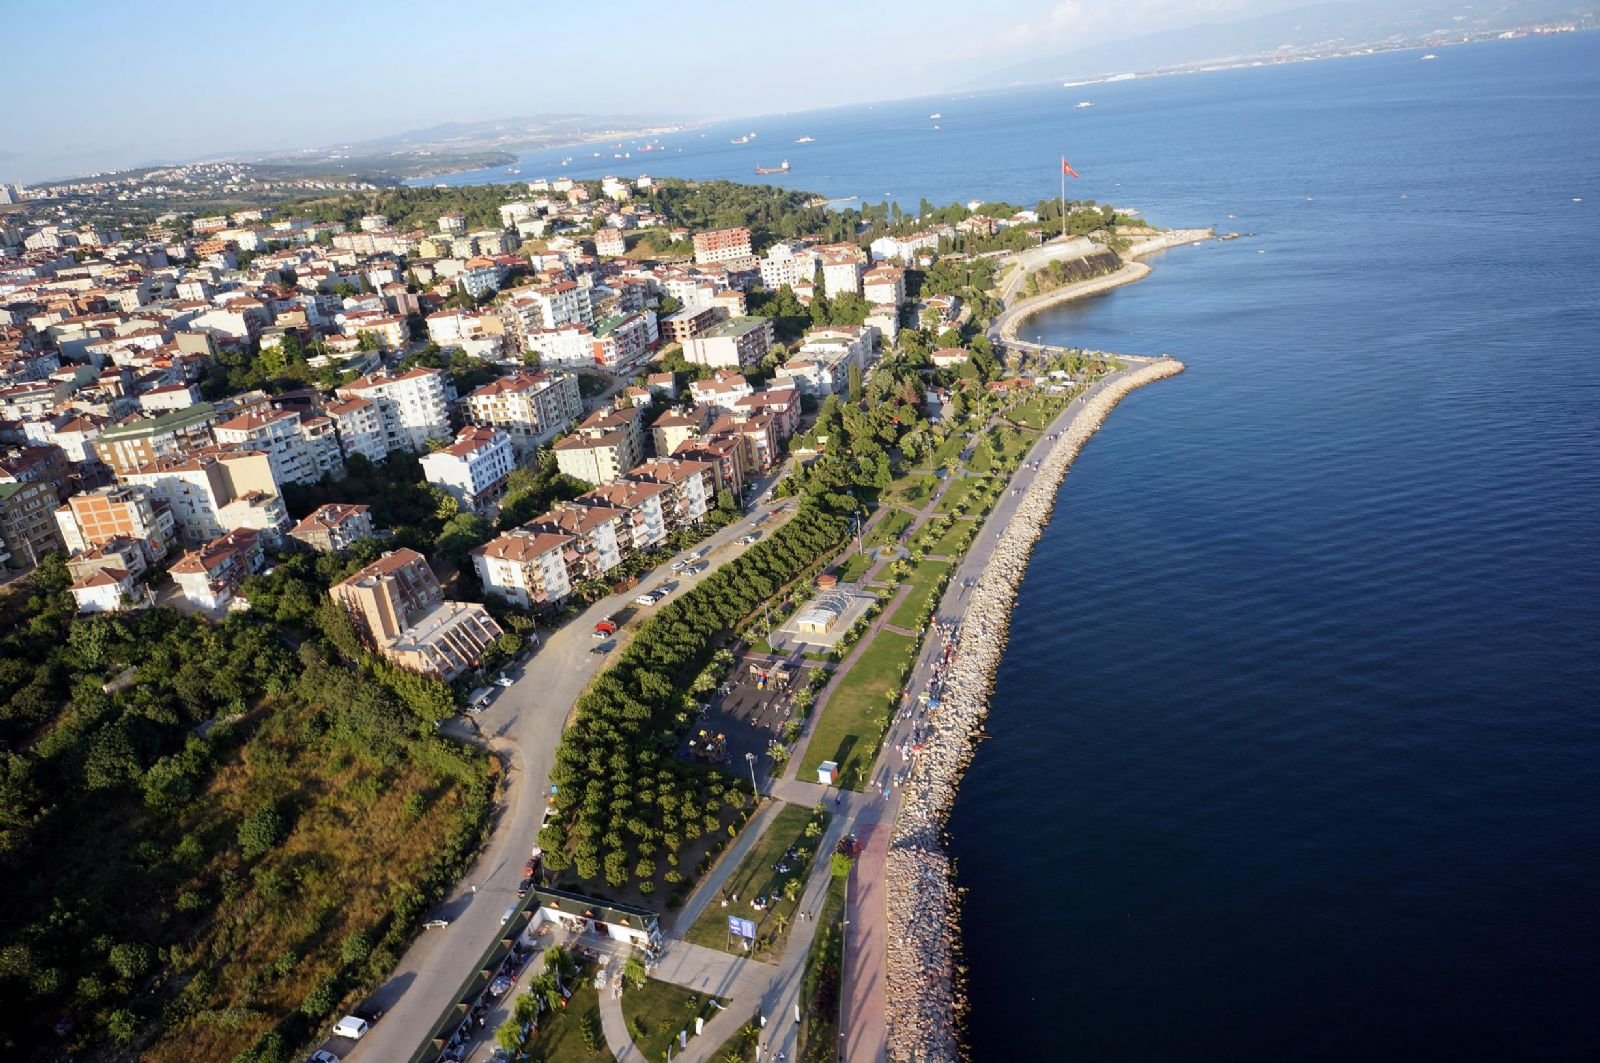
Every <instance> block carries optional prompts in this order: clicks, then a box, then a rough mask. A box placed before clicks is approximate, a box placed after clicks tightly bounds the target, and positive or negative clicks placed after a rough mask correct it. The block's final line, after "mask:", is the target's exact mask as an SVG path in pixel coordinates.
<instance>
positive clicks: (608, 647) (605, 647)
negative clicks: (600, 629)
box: [589, 639, 617, 653]
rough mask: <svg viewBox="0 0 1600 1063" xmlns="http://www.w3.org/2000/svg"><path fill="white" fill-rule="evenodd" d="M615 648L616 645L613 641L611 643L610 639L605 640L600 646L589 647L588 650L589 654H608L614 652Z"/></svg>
mask: <svg viewBox="0 0 1600 1063" xmlns="http://www.w3.org/2000/svg"><path fill="white" fill-rule="evenodd" d="M616 648H617V644H616V642H615V641H613V640H612V639H606V640H605V641H604V642H602V643H601V644H600V645H598V646H593V647H591V648H590V649H589V652H590V653H610V652H611V651H612V650H614V649H616Z"/></svg>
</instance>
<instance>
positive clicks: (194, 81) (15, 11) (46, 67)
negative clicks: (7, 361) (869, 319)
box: [0, 0, 1306, 182]
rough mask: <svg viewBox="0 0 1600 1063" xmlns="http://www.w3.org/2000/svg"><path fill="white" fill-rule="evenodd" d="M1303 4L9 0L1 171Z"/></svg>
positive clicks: (607, 104) (878, 62)
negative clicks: (272, 2) (133, 1)
mask: <svg viewBox="0 0 1600 1063" xmlns="http://www.w3.org/2000/svg"><path fill="white" fill-rule="evenodd" d="M1304 2H1306V0H988V2H987V3H980V2H975V0H911V2H906V0H891V2H888V3H884V2H877V3H870V2H867V3H864V2H862V0H808V2H805V3H799V4H778V3H772V2H770V0H767V2H763V0H744V2H742V3H739V2H732V0H676V2H668V3H662V2H660V0H651V2H639V0H611V2H609V3H549V2H546V0H522V2H520V3H506V2H501V0H473V2H467V3H455V2H444V3H439V2H432V3H426V4H424V3H413V2H410V0H390V2H388V3H377V2H373V0H323V2H319V3H310V2H306V0H279V2H278V3H274V4H240V3H230V2H227V0H222V2H218V0H208V2H205V3H198V2H191V0H146V2H143V3H130V2H128V0H73V2H70V3H63V2H58V0H50V2H48V3H47V2H41V0H0V27H3V28H4V31H3V36H4V38H5V39H6V41H7V44H8V46H9V47H8V48H7V49H6V51H7V61H6V65H7V71H6V72H7V81H8V84H9V87H10V91H9V92H8V94H7V100H6V102H5V103H3V104H0V181H21V182H27V181H38V180H47V179H52V178H60V177H69V176H76V175H79V174H85V173H90V172H93V171H95V170H100V169H111V168H116V167H125V166H136V165H141V164H148V163H154V162H168V161H173V162H176V161H187V160H190V159H195V158H201V157H206V156H213V155H220V154H225V153H234V152H238V153H246V152H259V151H275V150H283V149H292V148H300V147H327V146H332V145H338V144H341V143H346V142H349V141H353V140H362V139H366V138H370V137H377V136H384V135H388V134H392V133H400V132H404V131H406V130H410V129H418V128H425V127H428V126H432V125H435V124H437V123H440V122H447V121H482V120H488V119H496V118H509V117H516V116H521V115H531V114H538V113H541V112H549V111H563V112H583V113H589V114H648V115H652V116H664V117H676V118H686V119H688V118H697V117H710V116H730V117H731V116H734V115H743V114H770V113H774V112H778V111H793V110H803V109H809V108H814V107H829V106H836V105H839V104H847V103H855V102H866V101H872V100H881V99H891V98H900V97H908V96H917V95H922V94H925V93H932V92H937V91H941V90H943V89H947V88H951V87H956V86H960V85H963V84H966V83H968V82H970V81H972V80H974V79H975V78H976V77H978V76H980V75H981V74H982V73H984V72H986V71H990V70H997V69H1002V68H1005V67H1008V66H1011V65H1013V64H1015V63H1017V62H1021V61H1023V60H1027V59H1030V58H1035V57H1040V56H1048V55H1051V54H1055V53H1060V52H1064V51H1072V50H1076V49H1079V48H1083V47H1087V46H1092V45H1093V44H1095V43H1097V42H1103V41H1107V40H1114V39H1120V38H1125V37H1129V36H1133V35H1136V34H1139V33H1145V32H1150V31H1153V30H1159V29H1171V28H1175V27H1181V26H1184V25H1189V24H1193V23H1196V22H1202V21H1213V20H1225V19H1232V18H1239V17H1247V16H1249V15H1253V14H1259V13H1263V12H1267V11H1274V10H1281V9H1283V8H1285V7H1291V6H1294V5H1295V4H1296V3H1304ZM24 86H26V87H27V88H24Z"/></svg>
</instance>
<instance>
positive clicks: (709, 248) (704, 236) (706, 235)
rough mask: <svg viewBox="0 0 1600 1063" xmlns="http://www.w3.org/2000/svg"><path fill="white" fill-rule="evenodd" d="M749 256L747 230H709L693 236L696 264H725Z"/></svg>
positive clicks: (748, 231)
mask: <svg viewBox="0 0 1600 1063" xmlns="http://www.w3.org/2000/svg"><path fill="white" fill-rule="evenodd" d="M750 255H751V250H750V230H749V229H746V228H743V227H740V228H735V229H711V230H709V231H707V232H703V233H695V234H694V260H695V261H696V262H698V263H702V264H704V263H707V262H727V261H729V260H730V259H733V260H737V259H743V258H749V257H750Z"/></svg>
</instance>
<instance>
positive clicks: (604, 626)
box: [592, 616, 617, 639]
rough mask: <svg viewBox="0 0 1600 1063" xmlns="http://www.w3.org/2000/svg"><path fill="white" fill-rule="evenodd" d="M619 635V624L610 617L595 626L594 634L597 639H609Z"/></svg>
mask: <svg viewBox="0 0 1600 1063" xmlns="http://www.w3.org/2000/svg"><path fill="white" fill-rule="evenodd" d="M616 633H617V622H616V621H615V620H613V619H611V618H610V617H609V616H608V617H606V618H605V619H604V620H601V621H600V622H599V623H597V624H595V626H594V631H593V632H592V634H593V635H594V637H595V638H597V639H608V638H610V637H611V636H612V635H615V634H616Z"/></svg>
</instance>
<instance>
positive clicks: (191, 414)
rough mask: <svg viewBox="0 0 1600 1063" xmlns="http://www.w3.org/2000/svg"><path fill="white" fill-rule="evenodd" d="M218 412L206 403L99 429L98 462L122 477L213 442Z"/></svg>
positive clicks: (95, 445) (95, 447) (97, 439)
mask: <svg viewBox="0 0 1600 1063" xmlns="http://www.w3.org/2000/svg"><path fill="white" fill-rule="evenodd" d="M216 420H217V411H216V408H215V407H214V406H212V405H211V404H210V403H208V402H202V403H200V404H199V405H198V406H191V407H189V408H188V409H186V410H178V411H175V412H173V413H165V414H162V415H161V416H159V417H140V418H135V419H134V420H130V421H124V422H122V423H121V424H114V425H110V426H107V427H105V428H102V429H101V430H100V434H99V436H97V437H96V438H95V440H94V443H93V444H92V445H93V446H94V449H95V453H96V454H98V455H99V456H100V460H101V461H102V462H104V463H105V464H106V465H109V466H110V467H111V471H112V472H115V473H117V474H118V475H121V474H122V473H125V472H130V471H132V470H133V469H137V468H139V467H141V466H144V465H148V464H150V463H151V462H153V461H156V460H158V459H160V458H166V457H171V456H172V455H174V454H181V453H183V452H184V451H187V450H193V449H194V448H196V447H204V446H208V445H210V443H211V442H212V436H211V426H212V425H213V424H215V423H216Z"/></svg>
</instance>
